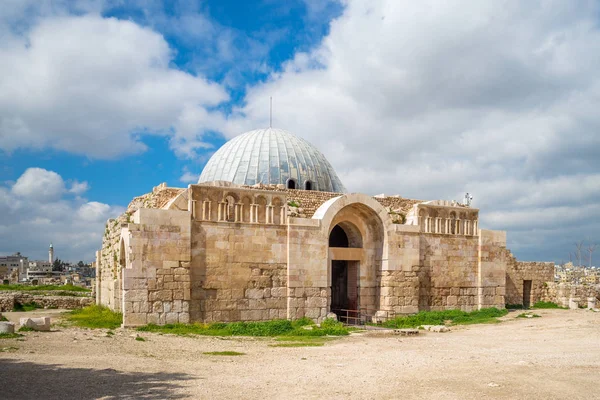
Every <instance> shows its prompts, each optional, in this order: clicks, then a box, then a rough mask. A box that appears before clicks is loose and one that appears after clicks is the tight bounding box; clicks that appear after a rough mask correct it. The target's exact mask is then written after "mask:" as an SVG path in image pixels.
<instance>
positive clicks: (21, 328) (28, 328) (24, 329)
mask: <svg viewBox="0 0 600 400" xmlns="http://www.w3.org/2000/svg"><path fill="white" fill-rule="evenodd" d="M19 332H35V329H33V328H32V327H30V326H22V327H20V328H19Z"/></svg>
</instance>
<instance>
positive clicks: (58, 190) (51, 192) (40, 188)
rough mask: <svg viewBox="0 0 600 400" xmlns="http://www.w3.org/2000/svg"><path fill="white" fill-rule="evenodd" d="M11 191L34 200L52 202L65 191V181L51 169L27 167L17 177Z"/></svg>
mask: <svg viewBox="0 0 600 400" xmlns="http://www.w3.org/2000/svg"><path fill="white" fill-rule="evenodd" d="M12 192H13V193H14V194H16V195H17V196H20V197H24V198H25V199H27V200H30V201H34V202H52V201H56V200H57V199H59V198H60V197H61V196H62V194H63V193H64V192H65V182H64V181H63V179H62V177H61V176H60V175H59V174H57V173H56V172H53V171H48V170H45V169H42V168H28V169H27V170H26V171H25V172H24V173H23V175H21V176H20V177H19V179H17V182H16V183H15V184H14V186H13V187H12Z"/></svg>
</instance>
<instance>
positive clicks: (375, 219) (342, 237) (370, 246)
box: [328, 202, 386, 324]
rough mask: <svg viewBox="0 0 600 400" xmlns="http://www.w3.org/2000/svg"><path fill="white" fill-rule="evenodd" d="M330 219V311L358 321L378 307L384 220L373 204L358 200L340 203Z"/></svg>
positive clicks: (346, 318) (345, 318) (341, 316)
mask: <svg viewBox="0 0 600 400" xmlns="http://www.w3.org/2000/svg"><path fill="white" fill-rule="evenodd" d="M329 221H330V222H329V226H330V228H329V236H328V241H329V242H328V245H329V251H328V255H329V257H328V264H329V273H328V284H329V289H330V297H329V303H328V305H329V311H331V312H333V313H335V314H337V315H338V317H339V318H340V319H341V320H347V322H349V323H359V324H360V323H362V322H364V321H365V320H368V318H369V317H370V316H373V315H374V314H375V313H376V312H377V311H378V310H379V307H380V287H379V285H380V279H381V277H380V275H381V271H382V262H383V258H384V257H383V251H384V242H385V240H386V236H385V234H386V233H385V232H386V231H385V229H384V224H383V221H382V220H381V218H380V216H379V214H378V213H377V212H376V211H375V210H374V209H373V208H372V207H370V206H368V205H367V204H364V203H358V202H356V203H352V204H348V205H346V206H344V207H342V208H341V209H339V210H338V211H337V212H336V213H335V214H334V215H333V217H332V218H331V219H330V220H329Z"/></svg>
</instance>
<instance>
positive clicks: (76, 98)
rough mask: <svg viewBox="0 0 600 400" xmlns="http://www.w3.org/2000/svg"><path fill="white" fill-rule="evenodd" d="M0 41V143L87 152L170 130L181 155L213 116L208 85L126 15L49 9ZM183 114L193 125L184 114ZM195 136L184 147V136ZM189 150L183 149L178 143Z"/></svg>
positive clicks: (220, 94)
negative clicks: (189, 122)
mask: <svg viewBox="0 0 600 400" xmlns="http://www.w3.org/2000/svg"><path fill="white" fill-rule="evenodd" d="M3 38H4V40H2V41H0V59H2V60H3V62H2V63H0V149H3V150H7V151H12V150H14V149H17V148H23V147H26V148H34V149H42V148H47V147H51V148H55V149H58V150H64V151H68V152H71V153H77V154H85V155H87V156H90V157H95V158H111V157H117V156H119V155H122V154H131V153H137V152H140V151H143V150H144V149H145V145H144V144H143V142H142V141H141V139H140V138H141V136H142V135H146V134H159V135H170V136H172V137H173V138H174V140H173V141H172V143H173V144H174V150H176V151H178V150H179V145H180V144H181V149H182V151H181V154H184V155H189V151H193V149H196V148H198V147H201V146H202V144H201V143H198V142H200V140H198V139H197V137H201V136H202V134H203V132H205V131H206V130H214V128H215V127H216V126H218V125H220V124H221V121H222V116H221V114H220V113H218V112H215V111H210V110H209V109H210V108H212V107H214V106H216V105H217V104H219V103H221V102H223V101H225V100H227V99H228V94H227V93H226V91H225V90H224V89H223V88H222V87H221V86H220V85H218V84H216V83H213V82H210V81H208V80H207V79H205V78H203V77H201V76H194V75H191V74H189V73H186V72H183V71H181V70H178V69H175V68H173V67H172V65H171V61H172V59H173V56H174V52H173V50H172V49H171V48H170V47H169V45H168V43H167V42H166V41H165V39H164V38H163V36H161V35H160V34H158V33H156V32H154V31H153V30H151V29H149V28H144V27H141V26H139V25H137V24H135V23H133V22H131V21H123V20H118V19H115V18H102V17H100V16H99V15H95V14H86V15H82V16H72V15H53V16H49V17H46V18H42V19H40V21H39V23H37V24H35V25H33V26H31V27H30V28H29V30H27V31H26V32H23V33H22V34H18V35H17V34H12V35H9V34H6V35H5V36H3ZM189 118H193V121H194V126H193V127H189V126H187V125H186V123H185V121H186V120H187V119H189ZM188 138H189V139H190V140H195V141H196V142H195V143H194V144H193V145H192V146H188V145H187V143H186V140H187V139H188ZM188 149H191V150H188Z"/></svg>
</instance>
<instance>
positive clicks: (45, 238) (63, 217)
mask: <svg viewBox="0 0 600 400" xmlns="http://www.w3.org/2000/svg"><path fill="white" fill-rule="evenodd" d="M86 186H87V185H86ZM123 211H124V209H123V208H122V207H118V206H111V205H108V204H103V203H100V202H95V201H89V200H87V199H83V198H81V197H73V196H69V193H68V191H67V190H65V183H64V180H63V178H62V177H61V176H60V175H59V174H57V173H56V172H53V171H47V170H45V169H42V168H29V169H28V170H26V171H25V172H24V173H23V174H22V175H21V176H20V177H19V179H17V181H16V183H14V184H13V185H12V186H11V185H4V186H0V215H2V218H1V219H0V254H13V253H14V252H17V251H20V252H21V253H23V254H24V255H26V256H28V257H30V258H33V259H45V258H46V255H47V251H48V245H49V244H50V243H53V244H54V247H55V251H56V256H57V257H59V258H61V259H63V260H72V261H78V260H86V261H93V260H94V257H95V255H94V252H95V251H96V250H97V249H99V248H100V246H101V244H102V234H103V232H104V224H105V223H106V220H107V219H109V218H114V217H116V216H117V215H119V214H120V213H122V212H123Z"/></svg>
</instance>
